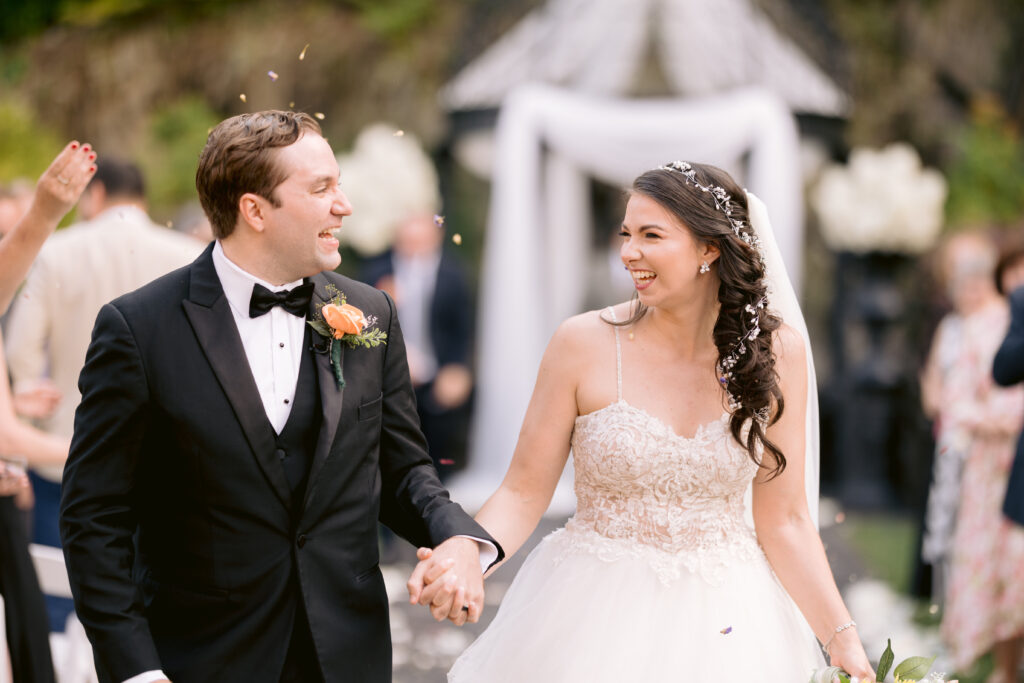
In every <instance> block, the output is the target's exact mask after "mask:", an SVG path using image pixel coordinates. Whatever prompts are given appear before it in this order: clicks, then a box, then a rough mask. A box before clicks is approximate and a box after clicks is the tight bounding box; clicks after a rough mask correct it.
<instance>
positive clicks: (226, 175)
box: [196, 110, 322, 239]
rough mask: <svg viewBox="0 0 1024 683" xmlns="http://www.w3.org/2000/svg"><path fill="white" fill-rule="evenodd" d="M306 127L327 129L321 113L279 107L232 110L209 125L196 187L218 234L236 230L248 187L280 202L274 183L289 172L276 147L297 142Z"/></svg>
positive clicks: (317, 130) (251, 190)
mask: <svg viewBox="0 0 1024 683" xmlns="http://www.w3.org/2000/svg"><path fill="white" fill-rule="evenodd" d="M307 132H309V133H316V134H317V135H322V133H321V130H320V124H319V123H317V121H316V119H314V118H313V117H312V116H310V115H309V114H306V113H303V112H294V111H278V110H269V111H260V112H255V113H252V114H242V115H240V116H233V117H231V118H230V119H225V120H224V121H221V122H220V123H219V124H217V126H216V127H215V128H214V129H213V130H211V131H210V135H209V136H208V137H207V138H206V146H205V147H204V148H203V151H202V153H201V154H200V155H199V168H198V169H197V170H196V190H198V191H199V203H200V204H202V206H203V211H205V212H206V217H207V218H209V219H210V226H211V227H212V228H213V235H214V237H216V238H217V239H222V238H224V237H227V236H228V235H230V234H231V233H232V232H233V231H234V229H235V223H236V221H237V220H238V200H239V199H241V197H242V195H243V194H245V193H247V192H252V193H253V194H258V195H259V196H261V197H264V198H265V199H267V200H268V201H269V202H270V203H271V204H273V205H274V206H278V203H277V202H278V200H277V198H276V197H275V196H274V188H276V187H277V186H278V185H280V184H281V183H282V182H283V181H284V179H285V174H284V171H283V170H282V169H281V168H279V167H278V165H277V160H276V155H275V154H274V150H275V149H277V148H278V147H287V146H288V145H291V144H293V143H294V142H295V141H296V140H298V139H299V138H300V137H302V135H303V133H307Z"/></svg>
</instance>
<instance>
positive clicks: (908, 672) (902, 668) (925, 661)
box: [892, 657, 935, 681]
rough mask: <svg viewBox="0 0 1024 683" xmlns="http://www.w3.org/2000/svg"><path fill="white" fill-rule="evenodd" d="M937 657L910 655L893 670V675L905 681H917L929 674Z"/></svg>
mask: <svg viewBox="0 0 1024 683" xmlns="http://www.w3.org/2000/svg"><path fill="white" fill-rule="evenodd" d="M934 661H935V657H908V658H907V659H904V660H903V661H902V662H900V663H899V665H898V666H897V667H896V670H895V671H893V672H892V673H893V675H894V676H896V677H898V678H902V679H903V680H905V681H916V680H919V679H922V678H924V677H925V676H927V675H928V671H929V670H930V669H931V668H932V662H934Z"/></svg>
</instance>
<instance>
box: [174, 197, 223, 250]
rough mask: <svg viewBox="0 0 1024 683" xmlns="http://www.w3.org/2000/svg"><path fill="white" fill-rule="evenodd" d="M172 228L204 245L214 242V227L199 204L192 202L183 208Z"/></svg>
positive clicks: (179, 211)
mask: <svg viewBox="0 0 1024 683" xmlns="http://www.w3.org/2000/svg"><path fill="white" fill-rule="evenodd" d="M172 226H173V227H174V229H175V230H177V231H178V232H180V233H182V234H183V235H188V236H189V237H192V238H193V239H197V240H199V242H200V243H201V244H203V245H207V244H209V243H210V242H212V241H213V226H211V225H210V219H209V218H207V217H206V214H205V213H203V207H201V206H200V205H199V202H190V203H189V204H186V205H185V206H183V207H181V209H179V210H178V214H177V216H176V217H175V219H174V222H173V223H172Z"/></svg>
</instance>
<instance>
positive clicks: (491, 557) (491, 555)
mask: <svg viewBox="0 0 1024 683" xmlns="http://www.w3.org/2000/svg"><path fill="white" fill-rule="evenodd" d="M456 538H468V539H469V540H471V541H476V542H477V545H478V546H480V571H481V572H486V571H487V570H488V569H490V568H491V565H492V564H494V562H495V560H497V559H498V548H497V547H496V546H495V545H494V544H493V543H491V542H490V541H485V540H484V539H482V538H477V537H476V536H466V535H462V534H460V535H459V536H456ZM132 683H135V681H132Z"/></svg>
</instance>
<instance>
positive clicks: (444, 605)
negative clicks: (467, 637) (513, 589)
mask: <svg viewBox="0 0 1024 683" xmlns="http://www.w3.org/2000/svg"><path fill="white" fill-rule="evenodd" d="M416 557H417V558H419V560H420V562H419V564H417V565H416V568H415V569H413V572H412V575H411V576H410V577H409V583H408V584H407V586H408V589H409V602H410V603H411V604H413V605H415V604H417V603H418V604H420V605H427V606H429V607H430V613H431V614H432V615H433V616H434V618H435V619H436V620H438V621H442V620H444V619H449V620H451V621H452V623H454V624H455V625H456V626H462V625H463V624H465V623H466V622H467V621H469V622H471V623H474V624H475V623H476V622H477V621H478V620H479V619H480V613H481V612H482V611H483V606H484V577H483V573H482V572H481V570H480V548H479V546H478V545H477V542H476V541H474V540H472V539H469V538H449V539H448V540H447V541H445V542H444V543H442V544H441V545H439V546H437V547H436V548H434V549H433V550H431V549H430V548H420V549H419V550H418V551H417V552H416ZM466 607H468V609H464V608H466Z"/></svg>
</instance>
